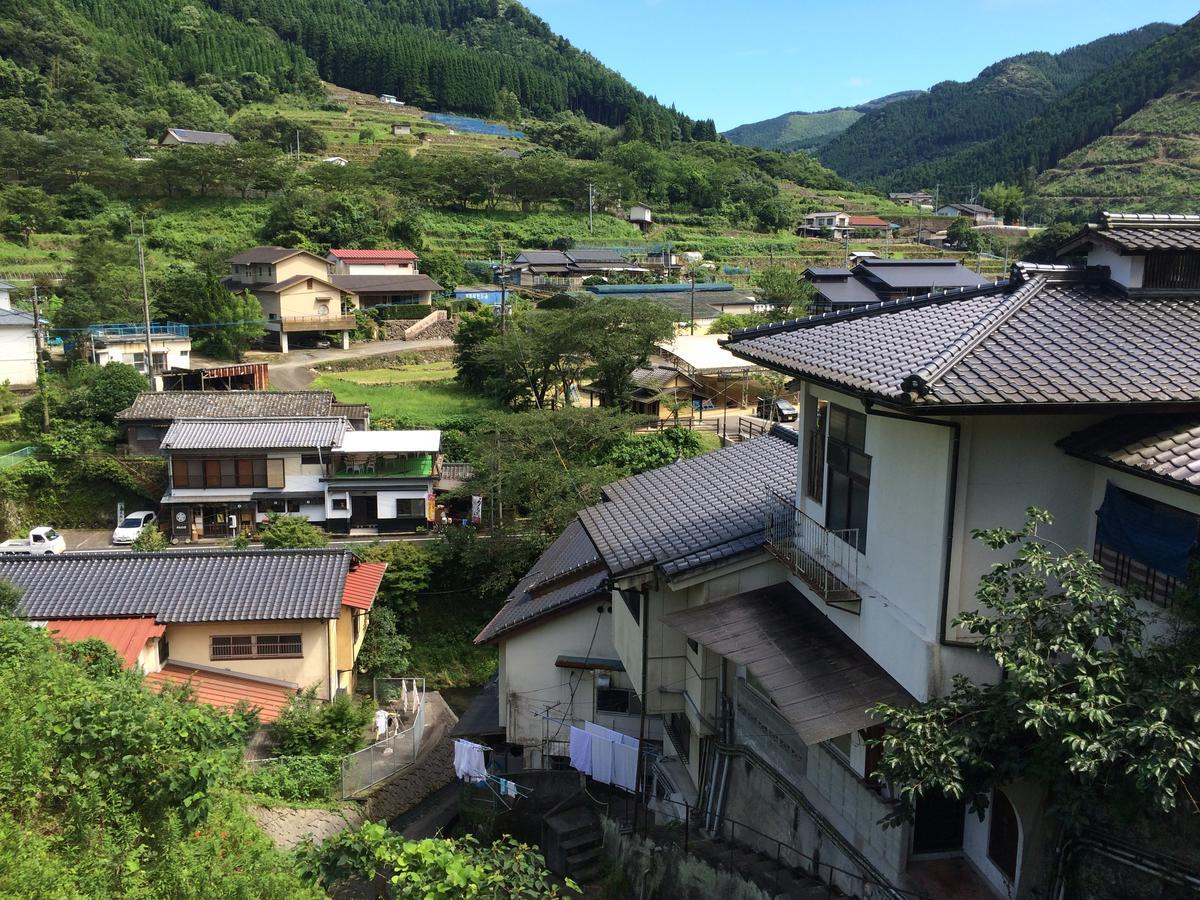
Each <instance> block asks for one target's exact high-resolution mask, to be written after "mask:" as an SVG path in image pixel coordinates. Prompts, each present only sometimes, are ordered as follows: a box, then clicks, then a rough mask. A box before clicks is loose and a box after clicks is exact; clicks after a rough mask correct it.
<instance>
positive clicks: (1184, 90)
mask: <svg viewBox="0 0 1200 900" xmlns="http://www.w3.org/2000/svg"><path fill="white" fill-rule="evenodd" d="M1198 183H1200V78H1197V79H1193V80H1192V81H1191V82H1188V83H1186V84H1183V85H1180V86H1179V87H1178V88H1177V89H1176V90H1173V91H1171V92H1170V93H1168V94H1166V95H1165V96H1162V97H1160V98H1158V99H1157V100H1152V101H1150V102H1149V103H1148V104H1146V105H1145V106H1144V107H1142V108H1141V109H1139V110H1138V111H1137V112H1136V113H1134V114H1133V115H1132V116H1130V117H1129V118H1128V119H1126V120H1125V121H1123V122H1121V124H1119V125H1118V126H1117V127H1116V128H1115V129H1113V132H1112V134H1106V135H1104V136H1103V137H1100V138H1097V139H1096V140H1094V141H1092V142H1091V143H1090V144H1088V145H1087V146H1086V147H1083V148H1081V149H1079V150H1076V151H1074V152H1072V153H1069V154H1068V155H1067V156H1065V157H1064V158H1063V159H1061V160H1059V161H1058V163H1057V164H1056V165H1055V166H1054V167H1053V168H1050V169H1048V170H1046V171H1045V172H1043V173H1042V174H1041V175H1039V176H1038V178H1037V180H1036V181H1035V182H1034V185H1033V189H1032V196H1031V198H1030V207H1031V210H1032V211H1033V212H1034V214H1035V215H1037V216H1038V217H1039V218H1041V219H1043V220H1047V221H1049V220H1051V219H1061V218H1068V219H1075V220H1082V219H1083V218H1089V217H1090V218H1094V217H1095V215H1096V214H1097V213H1099V212H1100V211H1102V210H1105V209H1122V210H1128V211H1132V212H1195V210H1196V204H1197V194H1198V193H1200V191H1198V190H1197V184H1198Z"/></svg>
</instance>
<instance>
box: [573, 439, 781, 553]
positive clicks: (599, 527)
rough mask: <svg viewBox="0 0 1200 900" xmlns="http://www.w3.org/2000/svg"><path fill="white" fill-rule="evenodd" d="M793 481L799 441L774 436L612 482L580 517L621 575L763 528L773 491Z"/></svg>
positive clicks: (706, 548) (599, 547)
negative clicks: (605, 500)
mask: <svg viewBox="0 0 1200 900" xmlns="http://www.w3.org/2000/svg"><path fill="white" fill-rule="evenodd" d="M795 483H796V446H795V443H794V442H792V441H788V440H786V439H784V438H780V437H775V436H768V437H763V438H759V439H757V440H753V441H748V442H746V443H742V444H734V445H732V446H730V447H725V448H722V449H721V450H716V451H713V452H712V453H705V454H703V455H701V456H697V457H695V458H694V459H687V460H683V461H682V462H677V463H672V464H671V465H669V466H664V467H662V468H661V469H654V470H653V471H650V472H644V473H642V474H641V475H634V476H632V477H630V478H625V479H622V480H621V481H617V482H614V483H613V484H610V485H608V486H607V487H606V488H605V489H604V493H605V496H606V497H608V499H609V501H610V502H608V503H599V504H597V505H595V506H590V507H588V508H587V509H585V510H583V511H582V512H580V514H579V518H580V519H581V520H582V522H583V524H584V527H585V528H586V529H587V532H588V536H589V537H591V539H592V542H593V543H594V544H595V545H596V548H597V549H598V550H599V551H600V555H601V556H602V557H603V558H604V561H605V563H606V564H607V565H608V567H609V569H610V570H611V571H612V573H613V574H614V575H619V574H622V573H625V572H629V571H632V570H634V569H639V568H642V567H643V566H647V565H652V564H658V565H665V564H667V563H669V562H671V561H672V560H676V559H678V558H679V557H683V556H687V555H689V554H694V553H698V552H700V551H704V550H709V549H712V548H716V547H719V546H721V545H723V544H726V543H728V542H729V541H732V540H734V539H736V538H739V537H743V536H745V535H747V534H752V533H754V532H756V531H760V530H761V529H762V528H763V523H764V522H765V516H766V511H765V505H766V501H767V494H768V491H770V490H774V491H778V492H779V493H782V494H784V495H790V494H791V493H792V492H793V491H794V490H795Z"/></svg>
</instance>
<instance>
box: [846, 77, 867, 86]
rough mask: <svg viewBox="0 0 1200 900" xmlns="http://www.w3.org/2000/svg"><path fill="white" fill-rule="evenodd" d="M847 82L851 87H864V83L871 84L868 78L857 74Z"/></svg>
mask: <svg viewBox="0 0 1200 900" xmlns="http://www.w3.org/2000/svg"><path fill="white" fill-rule="evenodd" d="M846 84H847V85H849V86H850V87H862V86H863V85H866V84H870V82H869V81H868V80H867V79H866V78H862V77H861V76H858V75H855V76H854V77H853V78H851V79H849V80H847V82H846Z"/></svg>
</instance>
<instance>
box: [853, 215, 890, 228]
mask: <svg viewBox="0 0 1200 900" xmlns="http://www.w3.org/2000/svg"><path fill="white" fill-rule="evenodd" d="M891 224H892V223H891V222H885V221H884V220H883V219H881V218H879V216H851V217H850V227H851V228H890V227H891Z"/></svg>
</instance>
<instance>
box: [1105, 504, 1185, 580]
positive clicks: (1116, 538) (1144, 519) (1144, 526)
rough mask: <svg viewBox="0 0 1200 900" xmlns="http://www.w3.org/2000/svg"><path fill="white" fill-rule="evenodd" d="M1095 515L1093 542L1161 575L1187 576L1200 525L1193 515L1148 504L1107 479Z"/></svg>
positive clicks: (1159, 505) (1160, 505)
mask: <svg viewBox="0 0 1200 900" xmlns="http://www.w3.org/2000/svg"><path fill="white" fill-rule="evenodd" d="M1097 517H1098V522H1097V524H1096V542H1097V543H1099V544H1103V545H1104V546H1106V547H1110V548H1112V549H1113V550H1116V551H1117V552H1118V553H1123V554H1124V555H1126V556H1128V557H1130V558H1131V559H1134V560H1137V561H1138V562H1140V563H1142V564H1143V565H1145V566H1149V567H1150V568H1151V569H1156V570H1157V571H1159V572H1162V573H1163V574H1164V575H1170V576H1172V577H1174V578H1186V577H1187V574H1188V565H1189V563H1190V562H1191V558H1192V554H1193V552H1194V551H1195V549H1196V538H1197V525H1198V524H1200V520H1198V519H1197V518H1196V517H1195V516H1193V515H1191V514H1189V513H1186V512H1184V511H1183V510H1176V509H1173V508H1171V507H1168V506H1164V505H1162V504H1156V503H1151V502H1149V501H1147V500H1144V499H1142V498H1140V497H1138V496H1137V495H1136V494H1131V493H1130V492H1129V491H1124V490H1121V488H1119V487H1117V486H1116V485H1115V484H1113V483H1112V482H1109V484H1108V488H1107V489H1106V490H1105V492H1104V503H1103V504H1101V506H1100V510H1099V512H1098V513H1097Z"/></svg>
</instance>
